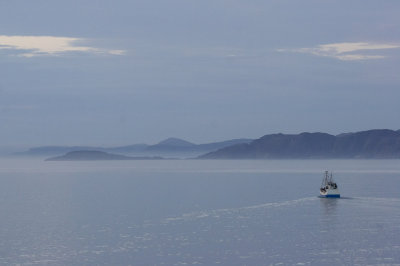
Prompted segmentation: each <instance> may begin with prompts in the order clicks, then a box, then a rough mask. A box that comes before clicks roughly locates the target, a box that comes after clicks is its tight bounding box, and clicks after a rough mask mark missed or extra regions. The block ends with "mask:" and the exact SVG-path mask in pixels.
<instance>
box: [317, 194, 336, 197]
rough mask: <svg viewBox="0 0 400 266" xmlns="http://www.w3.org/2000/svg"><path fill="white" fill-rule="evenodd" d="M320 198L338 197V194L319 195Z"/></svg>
mask: <svg viewBox="0 0 400 266" xmlns="http://www.w3.org/2000/svg"><path fill="white" fill-rule="evenodd" d="M319 197H320V198H340V194H339V195H325V196H324V195H320V196H319Z"/></svg>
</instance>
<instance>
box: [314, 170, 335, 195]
mask: <svg viewBox="0 0 400 266" xmlns="http://www.w3.org/2000/svg"><path fill="white" fill-rule="evenodd" d="M319 193H320V194H321V197H323V198H340V193H339V189H338V186H337V184H336V183H335V182H334V181H333V177H332V173H331V174H329V173H328V171H325V176H324V179H323V180H322V184H321V188H320V190H319Z"/></svg>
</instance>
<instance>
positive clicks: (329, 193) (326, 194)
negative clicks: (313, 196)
mask: <svg viewBox="0 0 400 266" xmlns="http://www.w3.org/2000/svg"><path fill="white" fill-rule="evenodd" d="M319 194H321V197H322V198H340V193H339V190H338V189H328V190H325V191H320V192H319Z"/></svg>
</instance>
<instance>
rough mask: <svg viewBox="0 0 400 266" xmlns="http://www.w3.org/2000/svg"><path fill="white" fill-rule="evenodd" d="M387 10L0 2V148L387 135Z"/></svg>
mask: <svg viewBox="0 0 400 266" xmlns="http://www.w3.org/2000/svg"><path fill="white" fill-rule="evenodd" d="M399 12H400V1H398V0H382V1H376V0H373V1H371V0H346V1H344V0H343V1H341V0H339V1H338V0H324V1H321V0H296V1H295V0H246V1H243V0H202V1H198V0H168V1H165V0H158V1H153V0H148V1H136V0H115V1H109V0H79V1H78V0H70V1H60V0H34V1H33V0H0V127H1V128H0V129H1V130H0V146H3V147H6V146H7V147H8V146H31V147H33V146H41V145H101V146H116V145H128V144H134V143H148V144H153V143H157V142H159V141H161V140H163V139H166V138H168V137H178V138H183V139H186V140H188V141H191V142H194V143H206V142H212V141H220V140H227V139H234V138H243V137H244V138H259V137H261V136H263V135H265V134H271V133H278V132H282V133H293V134H296V133H300V132H327V133H330V134H339V133H342V132H354V131H361V130H367V129H373V128H389V129H395V130H397V129H400V125H399V123H398V121H399V114H400V104H399V99H400V72H399V70H400V37H399V36H400V16H399V15H398V14H399Z"/></svg>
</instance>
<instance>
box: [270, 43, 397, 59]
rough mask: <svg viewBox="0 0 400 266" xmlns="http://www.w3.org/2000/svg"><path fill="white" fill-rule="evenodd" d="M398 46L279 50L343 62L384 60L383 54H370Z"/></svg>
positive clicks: (346, 45)
mask: <svg viewBox="0 0 400 266" xmlns="http://www.w3.org/2000/svg"><path fill="white" fill-rule="evenodd" d="M398 48H400V45H397V44H373V43H368V42H343V43H331V44H321V45H318V46H316V47H311V48H299V49H279V50H278V51H280V52H288V51H289V52H296V53H308V54H313V55H317V56H324V57H332V58H336V59H339V60H343V61H354V60H368V59H382V58H385V57H386V56H384V55H382V54H373V55H371V54H369V52H371V51H382V50H386V49H398Z"/></svg>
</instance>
